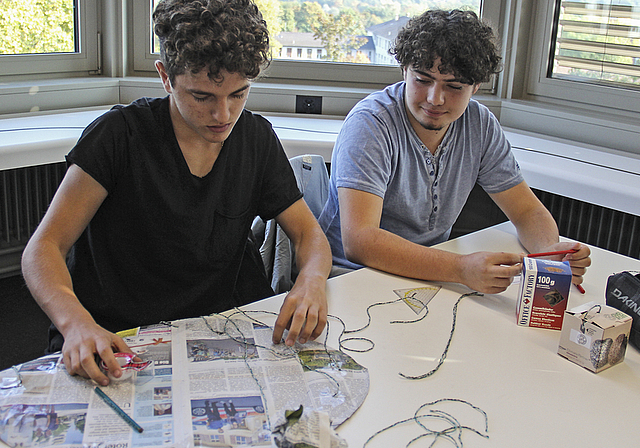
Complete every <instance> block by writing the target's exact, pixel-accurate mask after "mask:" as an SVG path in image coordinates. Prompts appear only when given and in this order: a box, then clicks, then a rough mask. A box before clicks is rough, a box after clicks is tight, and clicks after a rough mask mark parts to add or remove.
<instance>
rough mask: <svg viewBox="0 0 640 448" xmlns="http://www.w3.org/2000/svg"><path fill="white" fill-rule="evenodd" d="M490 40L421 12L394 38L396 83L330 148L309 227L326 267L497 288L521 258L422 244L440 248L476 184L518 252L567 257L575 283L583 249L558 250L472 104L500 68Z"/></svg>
mask: <svg viewBox="0 0 640 448" xmlns="http://www.w3.org/2000/svg"><path fill="white" fill-rule="evenodd" d="M494 41H495V36H494V34H493V31H492V30H491V28H490V27H489V26H487V25H485V24H484V23H482V22H481V21H480V20H479V19H478V17H477V16H476V15H475V14H474V13H472V12H468V11H464V12H463V11H457V10H455V11H427V12H425V13H424V14H422V15H421V16H418V17H415V18H413V19H412V20H410V21H409V22H408V24H407V25H406V26H405V28H404V29H403V30H401V31H400V33H399V34H398V37H397V39H396V42H395V47H394V48H392V50H391V53H392V54H395V56H396V59H397V60H398V62H399V63H400V66H401V68H402V73H403V76H404V81H402V82H399V83H397V84H394V85H392V86H389V87H387V88H386V89H384V90H383V91H380V92H376V93H373V94H372V95H370V96H368V97H367V98H365V99H364V100H362V101H361V102H360V103H358V104H357V105H356V106H355V107H354V109H353V110H352V111H351V112H350V113H349V115H348V116H347V118H346V119H345V122H344V125H343V127H342V129H341V132H340V135H339V136H338V139H337V141H336V145H335V148H334V151H333V156H332V161H331V162H332V175H331V183H330V192H329V199H328V201H327V205H326V206H325V208H324V210H323V212H322V214H321V216H320V218H319V221H320V225H321V226H322V228H323V230H324V231H325V233H326V234H327V237H328V239H329V242H330V244H331V248H332V252H333V262H334V266H335V267H337V268H350V269H357V268H359V267H362V266H363V265H364V266H370V267H373V268H376V269H381V270H384V271H387V272H391V273H394V274H399V275H404V276H407V277H413V278H420V279H425V280H435V281H449V282H458V283H462V284H465V285H467V286H468V287H470V288H472V289H475V290H477V291H479V292H485V293H498V292H501V291H504V290H505V289H506V288H507V287H508V286H509V284H510V283H511V281H512V279H513V277H514V276H516V275H518V274H519V273H520V269H521V266H520V262H521V261H522V255H521V254H510V253H491V252H478V253H473V254H468V255H459V254H454V253H450V252H446V251H442V250H438V249H434V248H431V247H430V246H431V245H433V244H437V243H440V242H443V241H446V240H447V238H448V237H449V233H450V231H451V227H452V225H453V223H454V222H455V220H456V218H457V217H458V215H459V214H460V211H461V210H462V207H463V206H464V204H465V202H466V199H467V197H468V195H469V193H470V191H471V189H472V188H473V186H474V185H475V184H476V182H477V183H478V184H479V185H480V186H482V188H483V189H484V190H485V191H486V192H487V193H488V194H489V195H490V197H491V198H492V199H493V200H494V201H495V202H496V204H497V205H498V206H499V207H500V208H501V209H502V210H503V211H504V213H505V214H506V215H507V217H509V219H510V220H511V221H512V222H513V224H514V225H515V226H516V228H517V230H518V237H519V238H520V241H521V242H522V244H523V245H524V247H525V248H526V249H527V250H530V251H536V252H538V251H543V250H544V251H548V250H559V249H570V248H575V249H578V251H577V252H575V253H573V254H570V255H566V256H565V257H564V258H563V259H565V260H568V261H569V262H570V263H571V266H572V270H573V274H574V277H573V282H574V283H575V284H580V283H582V275H583V274H584V273H585V270H586V267H588V266H589V265H590V263H591V261H590V258H589V254H590V250H589V248H588V247H587V246H584V245H582V244H579V243H559V242H558V241H559V236H558V229H557V226H556V223H555V221H554V219H553V217H552V216H551V214H550V213H549V212H548V211H547V209H546V208H545V207H544V206H543V205H542V203H540V201H539V200H538V199H537V198H536V196H535V195H534V194H533V192H532V191H531V189H530V188H529V187H528V185H527V184H526V183H525V181H524V179H523V177H522V175H521V173H520V168H519V167H518V164H517V162H516V160H515V158H514V156H513V154H512V152H511V147H510V145H509V142H508V141H507V140H506V138H505V136H504V133H503V132H502V129H501V127H500V125H499V123H498V121H497V120H496V118H495V117H494V116H493V115H492V114H491V112H489V110H488V109H487V108H486V107H484V106H483V105H481V104H479V103H478V102H476V101H474V100H472V99H471V96H472V95H473V94H474V93H476V91H477V90H478V88H479V86H480V83H482V82H486V81H488V80H489V79H490V77H491V75H492V74H494V73H497V72H498V71H499V65H500V56H499V55H498V52H497V48H496V45H495V43H494ZM559 258H562V257H559Z"/></svg>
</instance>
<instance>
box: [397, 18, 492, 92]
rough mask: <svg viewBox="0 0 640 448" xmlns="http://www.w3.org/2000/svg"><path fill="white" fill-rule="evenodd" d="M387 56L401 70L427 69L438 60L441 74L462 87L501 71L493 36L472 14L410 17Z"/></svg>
mask: <svg viewBox="0 0 640 448" xmlns="http://www.w3.org/2000/svg"><path fill="white" fill-rule="evenodd" d="M389 53H390V54H392V55H395V57H396V60H397V61H398V63H399V64H400V66H401V67H402V68H403V69H406V68H407V67H411V68H413V69H416V70H429V69H431V68H432V67H433V64H434V62H435V60H436V59H438V58H440V61H441V62H440V65H439V66H438V67H437V68H438V70H439V71H440V73H448V74H453V75H454V76H455V77H456V78H458V79H460V80H461V81H462V82H464V83H465V84H478V83H481V82H486V81H488V80H489V79H490V78H491V75H492V74H494V73H498V72H499V71H500V70H501V66H500V61H501V59H502V58H501V57H500V56H499V54H498V45H497V43H496V36H495V35H494V33H493V30H492V29H491V27H490V26H489V25H487V24H485V23H483V22H482V21H481V20H480V19H479V18H478V16H477V15H476V14H475V13H474V12H472V11H460V10H457V9H454V10H452V11H443V10H431V11H426V12H424V13H423V14H421V15H419V16H416V17H414V18H412V19H411V20H409V22H407V24H406V25H405V26H404V28H403V29H401V30H400V32H399V33H398V36H397V37H396V40H395V42H394V46H393V47H392V48H390V49H389Z"/></svg>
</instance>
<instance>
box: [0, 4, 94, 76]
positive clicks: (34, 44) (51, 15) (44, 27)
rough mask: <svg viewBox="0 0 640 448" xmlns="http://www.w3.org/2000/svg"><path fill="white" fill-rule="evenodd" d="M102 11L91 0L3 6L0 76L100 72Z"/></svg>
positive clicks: (0, 23) (0, 11)
mask: <svg viewBox="0 0 640 448" xmlns="http://www.w3.org/2000/svg"><path fill="white" fill-rule="evenodd" d="M97 24H98V20H97V8H96V2H95V1H89V0H38V1H36V0H3V1H2V2H0V74H2V75H24V74H32V73H49V74H50V73H69V72H80V73H86V74H88V73H90V72H96V71H98V70H99V69H100V63H99V53H98V47H99V39H100V36H99V33H98V29H97Z"/></svg>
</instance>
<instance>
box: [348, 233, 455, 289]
mask: <svg viewBox="0 0 640 448" xmlns="http://www.w3.org/2000/svg"><path fill="white" fill-rule="evenodd" d="M343 238H344V239H343V243H344V248H345V253H346V256H347V258H348V259H349V260H350V261H352V262H354V263H358V264H362V265H365V266H369V267H372V268H375V269H380V270H382V271H386V272H389V273H392V274H397V275H402V276H405V277H411V278H417V279H421V280H436V281H446V282H462V276H461V269H462V257H463V256H462V255H459V254H454V253H452V252H447V251H444V250H440V249H435V248H432V247H426V246H422V245H420V244H416V243H412V242H410V241H408V240H406V239H404V238H402V237H400V236H398V235H396V234H393V233H391V232H388V231H386V230H383V229H380V228H369V229H366V230H365V229H360V230H358V231H357V232H353V233H352V236H351V237H345V236H344V234H343Z"/></svg>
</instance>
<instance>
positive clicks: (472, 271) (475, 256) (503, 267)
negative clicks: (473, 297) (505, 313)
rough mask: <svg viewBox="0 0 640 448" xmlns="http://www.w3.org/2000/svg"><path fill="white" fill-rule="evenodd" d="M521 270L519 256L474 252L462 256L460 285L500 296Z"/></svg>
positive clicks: (504, 253) (520, 257)
mask: <svg viewBox="0 0 640 448" xmlns="http://www.w3.org/2000/svg"><path fill="white" fill-rule="evenodd" d="M521 270H522V256H521V255H519V254H511V253H507V252H474V253H472V254H468V255H462V256H461V262H460V271H461V272H460V276H461V280H460V283H462V284H464V285H466V286H468V287H469V288H471V289H473V290H475V291H478V292H482V293H486V294H498V293H501V292H503V291H504V290H505V289H507V288H508V287H509V285H510V284H511V282H512V281H513V278H514V277H515V276H517V275H519V274H520V272H521Z"/></svg>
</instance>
